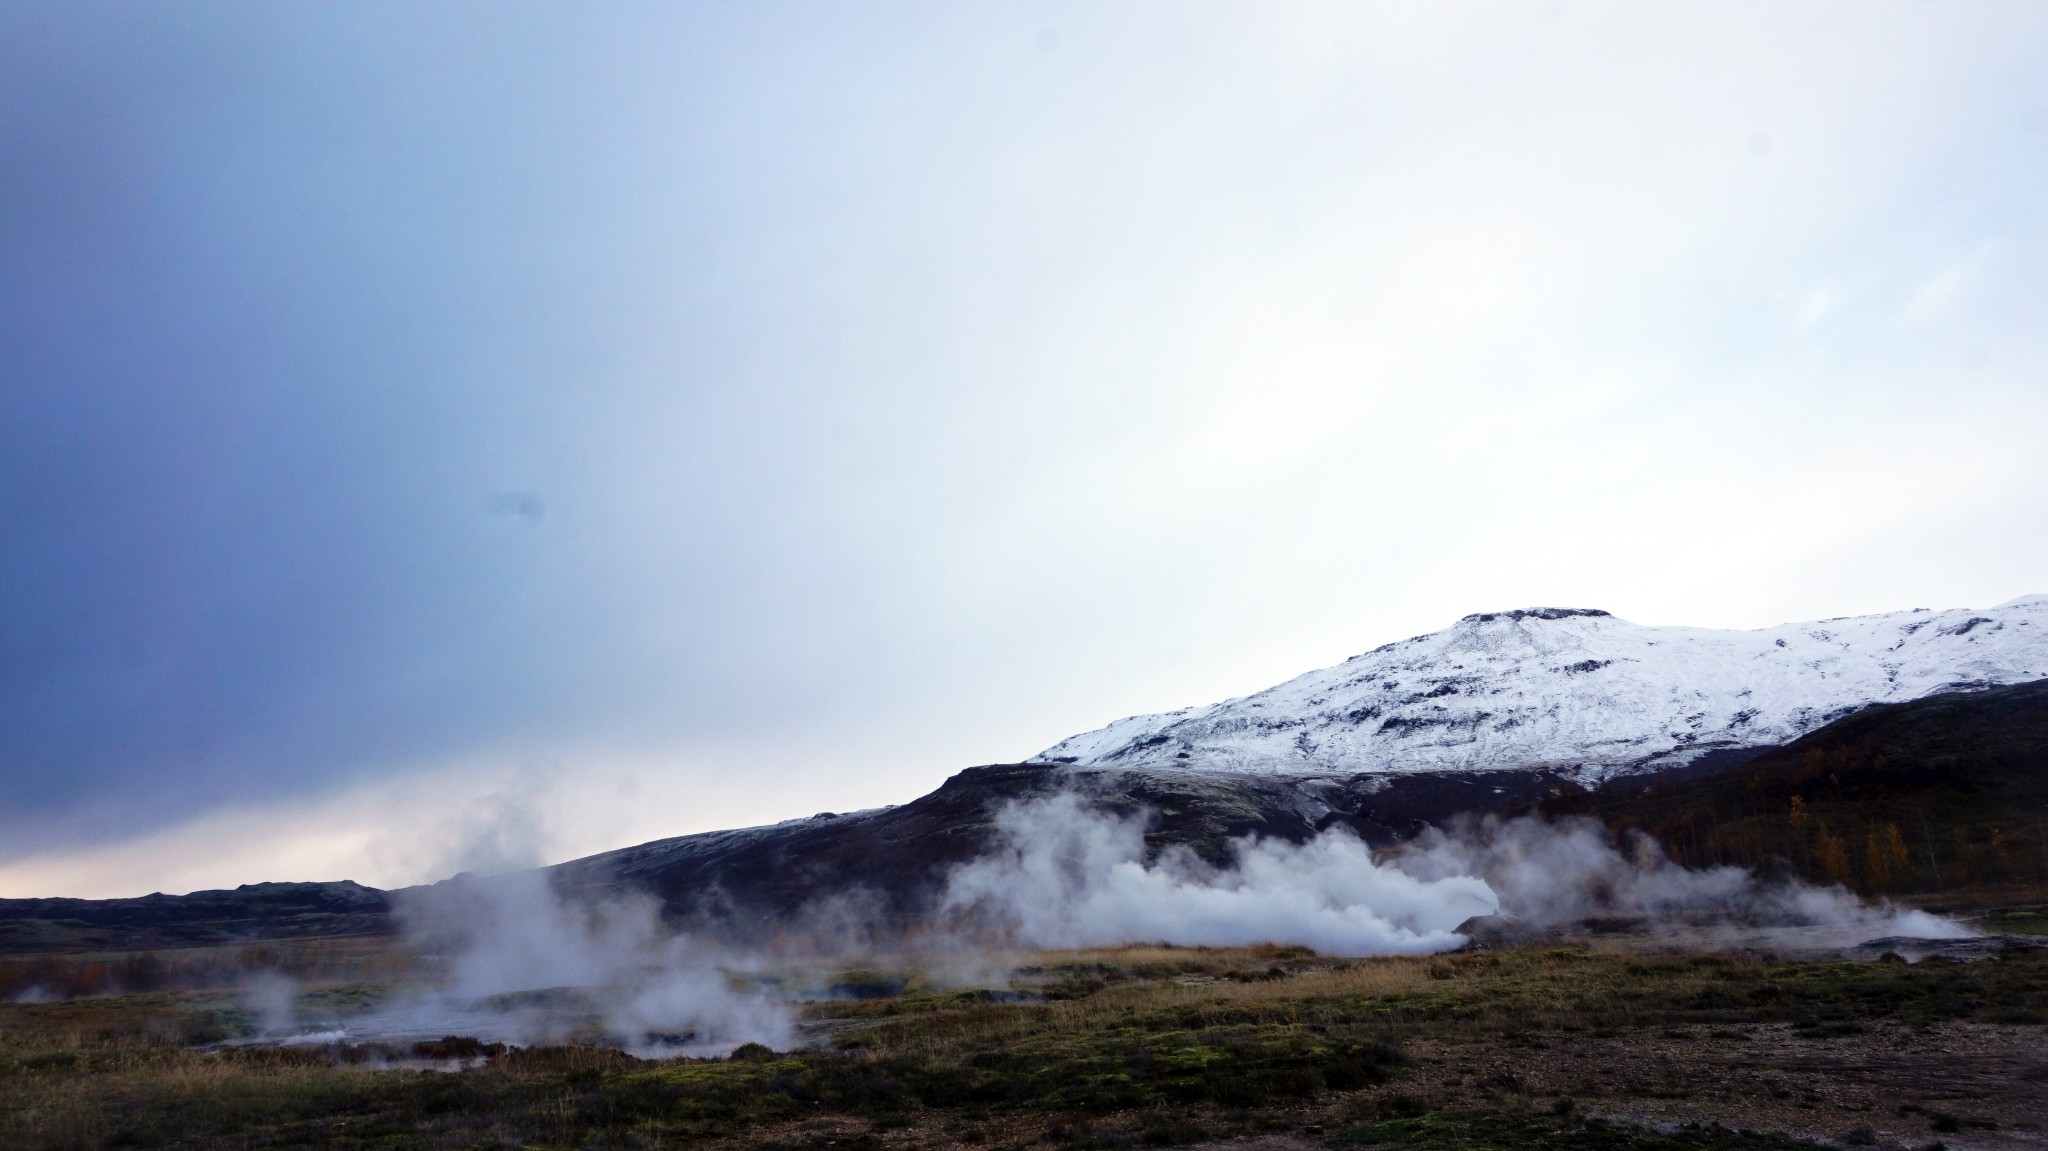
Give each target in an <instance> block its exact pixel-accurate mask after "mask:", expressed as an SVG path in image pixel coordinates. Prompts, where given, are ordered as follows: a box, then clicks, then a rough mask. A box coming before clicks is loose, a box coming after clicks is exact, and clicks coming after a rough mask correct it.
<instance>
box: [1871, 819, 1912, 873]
mask: <svg viewBox="0 0 2048 1151" xmlns="http://www.w3.org/2000/svg"><path fill="white" fill-rule="evenodd" d="M1905 875H1906V837H1905V836H1903V835H1900V834H1899V825H1898V824H1896V823H1887V824H1885V825H1884V826H1883V827H1876V826H1873V827H1871V828H1870V829H1869V833H1868V834H1867V835H1865V836H1864V841H1863V876H1864V878H1865V879H1866V880H1867V881H1868V882H1869V884H1870V886H1871V887H1873V888H1876V889H1880V890H1882V889H1884V888H1887V887H1890V886H1892V885H1893V884H1895V883H1897V882H1898V881H1900V880H1902V879H1904V878H1905Z"/></svg>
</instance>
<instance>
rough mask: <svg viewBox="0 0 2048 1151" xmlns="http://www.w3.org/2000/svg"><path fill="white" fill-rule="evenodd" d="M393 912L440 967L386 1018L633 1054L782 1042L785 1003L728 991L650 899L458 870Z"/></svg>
mask: <svg viewBox="0 0 2048 1151" xmlns="http://www.w3.org/2000/svg"><path fill="white" fill-rule="evenodd" d="M399 910H400V915H401V918H402V920H403V922H404V924H405V926H406V930H407V935H408V937H409V939H410V940H411V942H412V943H413V945H414V946H415V947H416V948H419V949H421V950H423V951H426V952H428V953H433V952H436V951H440V952H442V953H443V954H444V955H445V956H446V958H447V963H448V965H447V974H446V982H445V985H444V986H443V987H442V988H441V989H440V990H439V991H438V993H436V994H435V995H433V996H430V997H426V998H423V999H420V1000H416V1001H413V1002H410V1003H407V1004H405V1005H403V1006H402V1007H401V1008H399V1009H398V1010H397V1011H396V1012H395V1015H396V1016H397V1019H395V1020H389V1019H387V1020H385V1021H383V1024H384V1026H386V1027H387V1028H389V1027H390V1026H391V1024H392V1023H394V1022H395V1023H397V1024H398V1025H399V1027H401V1028H402V1027H405V1026H407V1025H408V1021H409V1022H410V1026H411V1028H412V1029H413V1030H418V1031H423V1032H424V1031H433V1030H436V1029H443V1028H445V1029H448V1030H453V1031H459V1032H460V1033H463V1034H469V1035H476V1036H478V1037H480V1038H484V1039H497V1040H503V1041H508V1042H514V1043H543V1042H560V1041H563V1040H567V1039H572V1038H591V1037H593V1036H592V1032H593V1031H594V1032H596V1033H597V1037H601V1038H603V1039H606V1040H609V1041H612V1042H616V1043H619V1044H620V1045H622V1046H624V1047H625V1048H626V1049H628V1050H630V1051H633V1052H635V1053H637V1054H669V1055H674V1054H681V1053H691V1054H705V1053H716V1052H719V1051H722V1050H729V1049H731V1048H733V1047H736V1046H738V1045H739V1044H742V1043H764V1044H767V1045H768V1046H770V1047H775V1048H778V1049H780V1048H787V1047H788V1046H789V1045H790V1036H791V1034H792V1030H791V1021H790V1014H789V1012H788V1009H787V1008H786V1007H785V1006H784V1005H783V1004H782V1003H780V1002H778V1001H777V1000H775V999H773V998H771V997H769V996H767V995H765V994H762V993H759V992H753V991H746V990H741V989H738V988H736V987H735V986H734V985H733V983H732V981H731V979H730V978H729V977H728V974H727V972H726V970H725V968H724V966H723V965H722V964H721V962H720V961H721V959H723V958H724V957H723V956H722V955H721V954H719V953H718V952H717V951H716V950H715V949H714V948H712V947H709V946H707V945H706V944H704V943H703V942H702V941H701V940H697V939H693V938H691V937H688V936H685V935H681V934H679V933H676V932H674V931H671V930H669V929H668V928H667V927H666V926H665V925H663V923H662V922H661V916H660V908H659V905H658V904H657V903H656V901H655V900H654V899H653V898H652V897H649V896H645V895H634V896H628V897H623V898H616V899H610V900H607V901H603V902H596V903H589V904H583V903H576V902H571V901H569V900H565V899H563V898H562V897H561V896H559V895H558V894H557V893H556V892H555V891H554V889H553V887H552V885H551V884H550V883H549V881H548V877H547V874H546V873H545V872H540V871H528V872H515V873H513V874H509V875H500V876H492V877H489V878H476V877H472V876H460V877H457V878H456V879H454V880H450V881H448V882H447V883H441V884H436V885H434V886H433V887H430V888H425V889H421V890H418V891H414V892H411V893H408V896H407V898H406V900H405V901H404V902H403V903H402V904H401V905H400V909H399ZM372 1025H373V1026H375V1025H376V1024H375V1023H374V1022H373V1024H372Z"/></svg>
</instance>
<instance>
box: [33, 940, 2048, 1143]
mask: <svg viewBox="0 0 2048 1151" xmlns="http://www.w3.org/2000/svg"><path fill="white" fill-rule="evenodd" d="M836 978H837V980H838V981H839V982H840V983H842V984H843V985H846V986H853V987H861V988H867V989H870V991H869V993H871V994H873V995H874V996H875V997H873V998H866V999H849V1000H840V1001H833V1002H823V1003H814V1004H810V1005H807V1006H806V1007H805V1008H804V1009H803V1017H802V1021H803V1027H804V1031H805V1034H806V1035H807V1037H808V1038H809V1040H810V1046H807V1047H805V1048H802V1049H800V1050H796V1051H791V1052H773V1051H768V1050H766V1049H762V1048H743V1049H741V1050H739V1051H736V1052H734V1053H733V1055H732V1056H731V1057H730V1058H725V1059H710V1060H673V1061H642V1060H637V1059H634V1058H632V1057H630V1056H627V1055H624V1054H621V1053H619V1052H615V1051H608V1050H602V1049H598V1048H590V1047H574V1046H570V1047H552V1048H533V1049H524V1050H510V1051H503V1052H499V1053H497V1054H495V1055H494V1056H492V1055H489V1054H488V1053H487V1051H486V1050H485V1049H481V1048H478V1047H477V1046H476V1045H474V1044H463V1043H440V1044H430V1045H426V1046H424V1047H422V1048H420V1049H418V1050H412V1049H404V1050H394V1049H389V1048H377V1047H360V1046H358V1047H350V1046H346V1045H343V1046H334V1045H322V1046H302V1047H290V1048H279V1047H208V1046H205V1045H207V1044H211V1043H215V1042H217V1041H218V1040H221V1039H223V1038H228V1037H231V1036H233V1035H236V1034H239V1033H245V1032H247V1031H248V1030H249V1029H250V1028H251V1026H252V1023H253V1020H252V1017H251V1015H250V1013H249V1010H248V1009H247V1008H246V1007H245V1006H243V1005H242V1004H241V1003H240V1002H239V1001H238V1000H237V999H236V998H235V997H234V996H233V994H232V993H230V992H225V991H219V990H214V991H190V992H157V993H151V994H139V995H129V996H119V997H101V998H81V999H72V1000H66V1001H58V1002H44V1003H15V1004H8V1005H5V1006H0V1147H6V1148H19V1149H23V1151H33V1149H44V1148H49V1149H56V1148H65V1149H70V1148H101V1147H186V1148H198V1147H205V1148H216V1147H221V1148H285V1147H321V1148H370V1147H435V1148H498V1147H533V1148H543V1147H544V1148H598V1147H606V1148H610V1147H619V1148H658V1147H733V1148H742V1147H748V1148H751V1147H779V1148H792V1149H794V1148H817V1149H820V1151H823V1149H824V1148H827V1147H830V1148H832V1151H849V1149H852V1151H870V1149H872V1151H881V1149H884V1148H887V1149H892V1151H893V1149H902V1151H912V1149H916V1148H936V1147H976V1148H983V1149H989V1151H993V1149H997V1148H1025V1147H1038V1148H1091V1147H1118V1146H1131V1145H1188V1144H1197V1143H1203V1142H1210V1141H1217V1140H1238V1141H1243V1142H1244V1144H1245V1145H1251V1144H1262V1145H1267V1146H1271V1147H1274V1148H1299V1147H1306V1146H1312V1145H1313V1146H1343V1147H1368V1146H1417V1147H1431V1148H1438V1147H1440V1148H1480V1147H1499V1148H1507V1147H1534V1146H1544V1147H1574V1148H1577V1147H1584V1148H1589V1149H1590V1148H1611V1147H1612V1148H1618V1147H1624V1146H1627V1147H1646V1148H1647V1147H1655V1148H1664V1147H1671V1148H1677V1147H1692V1148H1720V1147H1725V1148H1731V1149H1732V1148H1764V1147H1781V1146H1788V1145H1791V1144H1793V1143H1796V1142H1799V1141H1802V1140H1811V1139H1820V1140H1825V1141H1827V1142H1830V1143H1833V1144H1836V1145H1842V1146H1866V1145H1867V1146H1890V1147H1900V1148H1912V1149H1924V1148H1927V1147H1929V1146H1931V1145H1933V1144H1936V1143H1940V1144H1942V1145H1944V1146H1945V1147H1947V1148H1950V1149H1953V1151H1960V1149H1963V1148H1970V1147H1979V1146H2007V1145H2010V1146H2038V1145H2039V1143H2041V1142H2042V1141H2043V1140H2044V1137H2048V1027H2044V1025H2048V951H2032V952H2008V953H2006V954H2005V955H2003V956H2002V957H2000V958H1997V959H1991V960H1986V961H1983V962H1977V963H1968V964H1961V963H1946V962H1940V961H1934V960H1930V961H1925V962H1922V963H1920V964H1916V965H1911V966H1908V965H1906V964H1903V963H1897V962H1869V963H1788V962H1776V961H1771V960H1768V959H1764V958H1760V957H1755V956H1673V955H1653V954H1646V953H1643V952H1641V951H1638V950H1630V949H1627V948H1625V947H1621V946H1602V947H1598V948H1594V947H1570V948H1563V947H1548V948H1525V949H1509V950H1498V951H1490V952H1483V953H1478V954H1470V955H1456V956H1441V957H1428V958H1404V959H1374V960H1361V961H1337V960H1328V959H1322V958H1318V957H1316V956H1314V955H1311V954H1308V953H1306V952H1304V951H1301V950H1299V949H1274V948H1264V949H1249V950H1237V951H1216V950H1194V949H1186V950H1183V949H1164V948H1129V949H1122V950H1117V951H1104V952H1083V953H1054V954H1046V955H1039V956H1033V957H1029V958H1027V959H1026V960H1024V961H1022V962H1021V963H1020V964H1019V965H1018V966H1016V967H1015V968H1014V970H1013V971H1011V972H1010V973H1009V975H1008V977H1007V978H1004V979H998V980H983V981H982V982H983V983H984V984H986V985H989V986H994V987H1011V986H1014V987H1016V988H1020V989H1025V990H1026V991H1028V992H1029V994H1028V995H1027V996H1025V997H1023V998H1021V999H1020V997H1018V996H1016V995H1014V994H1000V993H998V994H992V993H991V992H990V991H989V990H986V989H984V988H982V987H975V986H962V985H961V984H960V983H959V982H958V981H955V982H952V983H941V982H939V981H937V980H936V979H935V978H934V977H933V976H931V975H929V974H928V973H926V972H924V971H922V970H919V969H918V968H917V967H916V966H915V965H905V966H901V967H894V968H892V967H887V966H884V967H882V968H878V969H875V970H869V971H864V972H843V973H838V975H837V977H836ZM382 987H383V985H382V984H379V983H374V982H353V983H349V982H338V983H334V984H332V985H330V986H326V987H323V988H320V989H317V990H315V991H313V992H311V993H309V994H311V995H312V996H314V997H315V998H314V999H313V1000H312V1001H310V1002H308V1003H306V1004H303V1005H302V1006H303V1007H304V1008H305V1009H306V1010H307V1011H308V1012H310V1013H315V1014H317V1013H322V1012H336V1011H340V1012H346V1011H347V1010H349V1009H351V1008H352V1007H355V1006H362V1005H368V1004H370V1003H373V1002H374V1001H375V1000H376V999H377V998H378V996H379V995H380V994H381V991H382Z"/></svg>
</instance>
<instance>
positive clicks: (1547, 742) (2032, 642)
mask: <svg viewBox="0 0 2048 1151" xmlns="http://www.w3.org/2000/svg"><path fill="white" fill-rule="evenodd" d="M2044 677H2048V596H2043V595H2030V596H2021V597H2018V598H2016V599H2012V600H2008V601H2006V602H2005V603H2002V604H1999V605H1998V606H1996V607H1992V608H1982V609H1978V608H1956V609H1950V610H1945V611H1930V610H1928V609H1924V608H1920V609H1913V610H1910V611H1900V612H1886V613H1881V614H1877V615H1866V616H1840V617H1835V618H1833V619H1826V620H1813V621H1806V622H1796V623H1787V624H1779V625H1777V626H1775V627H1769V628H1758V629H1755V630H1749V631H1739V630H1722V629H1711V628H1687V627H1646V626H1643V625H1639V624H1633V623H1630V622H1628V621H1626V620H1623V619H1620V618H1619V617H1616V616H1614V615H1612V614H1610V613H1608V612H1606V611H1603V610H1600V609H1598V608H1562V607H1536V608H1522V609H1515V610H1511V611H1498V612H1475V613H1473V614H1471V615H1467V616H1465V617H1463V618H1462V619H1460V620H1458V622H1457V623H1455V624H1453V625H1451V626H1450V627H1448V628H1445V629H1443V630H1441V631H1436V632H1430V633H1426V634H1424V635H1419V636H1414V637H1411V638H1409V639H1406V640H1401V641H1397V642H1395V643H1389V644H1383V645H1381V646H1379V647H1377V648H1374V649H1373V650H1371V651H1369V652H1364V653H1361V654H1359V655H1355V656H1352V657H1351V658H1350V659H1348V660H1345V661H1344V662H1343V663H1340V664H1336V665H1334V666H1331V667H1327V668H1320V669H1317V670H1314V671H1310V672H1307V673H1305V674H1303V675H1299V676H1296V677H1294V678H1293V679H1290V680H1287V681H1285V682H1283V683H1280V684H1276V685H1274V686H1272V687H1269V688H1266V689H1264V690H1262V691H1258V692H1254V693H1252V694H1250V695H1246V696H1240V697H1237V698H1234V699H1228V700H1224V701H1222V702H1220V703H1215V704H1211V705H1208V706H1206V707H1191V708H1182V709H1179V710H1177V711H1170V712H1161V713H1157V714H1153V715H1138V716H1130V717H1126V718H1124V719H1120V720H1117V721H1115V722H1114V723H1110V724H1107V725H1105V726H1103V727H1101V728H1097V729H1095V730H1094V731H1089V732H1083V733H1081V734H1079V735H1074V736H1070V737H1068V738H1067V739H1064V740H1061V741H1060V742H1059V743H1057V744H1054V745H1053V746H1052V747H1050V748H1047V749H1046V750H1044V751H1042V752H1040V753H1039V754H1038V755H1037V756H1035V757H1034V759H1035V760H1036V761H1039V762H1046V763H1060V764H1066V765H1070V766H1077V767H1117V768H1128V769H1135V770H1144V769H1147V768H1156V769H1171V770H1178V771H1202V770H1209V771H1231V772H1249V773H1254V774H1260V773H1269V774H1283V775H1285V774H1307V775H1325V774H1353V773H1359V772H1412V771H1487V770H1498V769H1506V768H1531V767H1544V768H1550V769H1553V770H1557V771H1561V772H1564V773H1566V774H1568V775H1570V776H1571V777H1573V778H1574V779H1577V780H1578V781H1580V782H1582V783H1584V784H1587V785H1593V784H1597V783H1598V782H1600V781H1601V780H1603V779H1608V778H1613V777H1615V776H1618V775H1627V774H1633V773H1637V772H1645V771H1657V770H1661V769H1665V768H1670V767H1677V766H1683V765H1684V764H1687V763H1690V762H1692V761H1693V760H1695V759H1697V758H1699V757H1700V756H1701V755H1705V754H1708V753H1712V752H1738V751H1743V750H1746V749H1752V748H1761V747H1769V746H1775V745H1778V744H1782V743H1786V742H1789V741H1790V740H1793V739H1797V738H1798V737H1800V736H1802V735H1804V734H1806V733H1807V732H1809V731H1813V730H1816V729H1817V728H1819V727H1821V726H1823V725H1825V724H1827V723H1829V722H1831V721H1832V720H1834V719H1838V718H1840V717H1841V716H1844V715H1847V714H1850V713H1851V712H1854V711H1856V710H1858V709H1860V708H1863V707H1867V706H1869V705H1871V704H1877V703H1893V702H1901V701H1904V700H1909V699H1919V698H1924V697H1926V696H1929V695H1934V694H1937V693H1940V692H1944V691H1957V690H1971V689H1979V688H1984V687H1992V686H1997V685H2001V684H2009V683H2018V682H2023V681H2026V680H2032V679H2040V678H2044Z"/></svg>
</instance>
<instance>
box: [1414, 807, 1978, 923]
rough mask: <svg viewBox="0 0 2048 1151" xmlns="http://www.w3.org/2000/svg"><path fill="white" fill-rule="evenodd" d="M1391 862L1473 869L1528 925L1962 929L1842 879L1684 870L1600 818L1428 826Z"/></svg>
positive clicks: (1424, 872) (1447, 871)
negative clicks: (1614, 832) (1613, 832)
mask: <svg viewBox="0 0 2048 1151" xmlns="http://www.w3.org/2000/svg"><path fill="white" fill-rule="evenodd" d="M1389 860H1390V861H1391V862H1392V863H1393V864H1394V865H1395V866H1397V867H1399V868H1401V870H1403V871H1405V872H1408V873H1409V874H1411V875H1415V876H1417V877H1419V878H1424V879H1430V878H1439V877H1444V876H1453V875H1477V876H1482V877H1484V878H1485V880H1486V883H1487V885H1488V886H1489V887H1490V888H1492V890H1493V891H1494V892H1495V893H1496V894H1498V895H1499V897H1500V906H1501V913H1502V914H1503V915H1506V916H1509V917H1511V918H1513V919H1515V920H1518V921H1520V922H1522V923H1524V924H1527V925H1529V926H1533V927H1557V926H1562V925H1565V924H1570V923H1575V922H1579V921H1582V920H1586V919H1591V918H1595V917H1610V916H1611V917H1620V918H1628V919H1643V920H1648V921H1651V922H1652V924H1653V925H1658V926H1661V927H1663V928H1665V929H1666V930H1667V931H1668V930H1670V929H1672V928H1675V927H1678V926H1680V925H1692V926H1712V925H1723V926H1726V925H1736V924H1740V925H1747V926H1752V927H1777V928H1800V929H1804V931H1805V936H1804V938H1805V941H1806V942H1807V943H1809V944H1810V945H1812V946H1816V947H1829V946H1842V945H1845V944H1849V943H1857V942H1862V941H1864V940H1867V939H1871V938H1874V937H1878V936H1888V935H1895V936H1911V937H1915V938H1921V939H1959V938H1963V937H1965V936H1968V935H1970V934H1971V932H1970V931H1969V930H1968V929H1967V928H1964V927H1963V926H1962V925H1960V924H1958V923H1955V922H1953V921H1951V920H1947V919H1943V918H1941V917H1939V916H1935V915H1929V914H1928V913H1926V912H1924V911H1915V910H1912V909H1907V908H1898V907H1894V906H1892V905H1891V904H1890V903H1878V904H1875V905H1872V904H1867V903H1865V902H1863V901H1862V900H1861V899H1858V898H1857V897H1856V896H1855V895H1853V894H1851V893H1850V892H1849V891H1847V890H1845V889H1843V888H1840V887H1827V888H1820V887H1813V886H1810V885H1808V884H1804V883H1797V882H1789V881H1788V882H1780V883H1766V882H1764V881H1762V880H1760V879H1759V878H1758V877H1757V876H1756V875H1755V874H1754V873H1753V872H1750V871H1748V870H1746V869H1744V868H1740V867H1714V868H1706V869H1701V870H1694V869H1691V868H1686V867H1681V866H1679V865H1678V864H1676V863H1673V862H1672V861H1671V860H1670V859H1669V858H1668V857H1666V856H1665V854H1664V850H1663V848H1661V847H1659V846H1658V844H1657V842H1656V841H1655V840H1653V839H1650V838H1649V837H1647V836H1643V835H1640V834H1637V835H1632V836H1630V837H1628V838H1627V839H1626V840H1625V841H1624V842H1623V843H1621V844H1619V845H1617V844H1616V843H1615V841H1614V840H1613V839H1612V837H1610V836H1609V834H1608V832H1607V829H1606V828H1605V827H1604V826H1602V825H1601V824H1600V823H1599V822H1598V821H1597V820H1593V819H1588V818H1584V817H1577V818H1571V819H1564V820H1558V821H1554V822H1553V821H1548V820H1542V819H1538V818H1535V817H1533V816H1522V817H1519V818H1516V819H1509V820H1502V819H1497V818H1493V817H1487V818H1485V819H1479V820H1470V819H1467V820H1461V821H1457V822H1454V823H1452V824H1451V825H1450V826H1449V827H1448V828H1444V829H1439V828H1435V827H1432V828H1429V829H1428V830H1426V831H1425V832H1424V833H1423V834H1422V835H1420V836H1417V837H1416V839H1415V840H1414V841H1413V842H1411V843H1409V844H1406V845H1403V847H1402V848H1401V849H1400V850H1398V851H1396V852H1392V853H1389Z"/></svg>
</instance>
